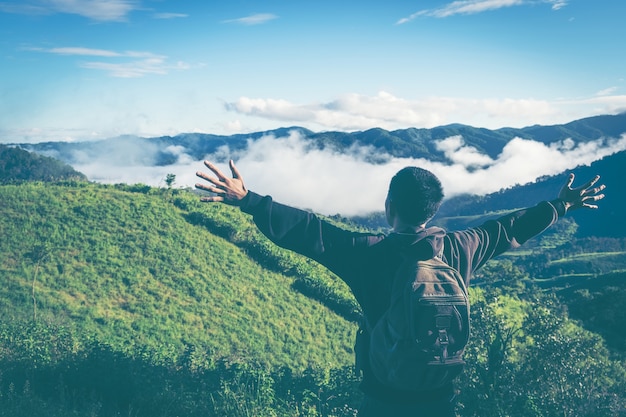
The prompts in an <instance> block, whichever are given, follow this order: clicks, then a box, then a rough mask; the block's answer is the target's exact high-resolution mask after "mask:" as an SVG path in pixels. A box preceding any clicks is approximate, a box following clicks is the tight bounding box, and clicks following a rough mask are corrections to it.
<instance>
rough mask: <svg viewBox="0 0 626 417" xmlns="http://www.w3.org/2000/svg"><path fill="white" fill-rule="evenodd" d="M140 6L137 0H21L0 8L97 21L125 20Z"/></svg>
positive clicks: (4, 4) (5, 4) (8, 10)
mask: <svg viewBox="0 0 626 417" xmlns="http://www.w3.org/2000/svg"><path fill="white" fill-rule="evenodd" d="M139 7H140V4H139V1H137V0H26V1H24V0H20V1H19V2H18V1H13V2H3V3H0V10H2V11H5V12H7V13H21V14H53V13H66V14H76V15H79V16H83V17H86V18H89V19H92V20H96V21H124V20H126V18H127V16H128V14H129V13H130V12H132V11H133V10H137V9H138V8H139Z"/></svg>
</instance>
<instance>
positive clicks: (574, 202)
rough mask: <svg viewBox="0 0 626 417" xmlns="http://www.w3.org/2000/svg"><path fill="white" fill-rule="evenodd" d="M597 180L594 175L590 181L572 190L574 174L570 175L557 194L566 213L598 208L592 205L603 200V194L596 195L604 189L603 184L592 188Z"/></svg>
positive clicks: (597, 176)
mask: <svg viewBox="0 0 626 417" xmlns="http://www.w3.org/2000/svg"><path fill="white" fill-rule="evenodd" d="M599 179H600V176H599V175H596V176H595V177H594V178H593V179H592V180H590V181H588V182H587V183H585V184H584V185H582V186H580V187H577V188H572V184H573V183H574V174H570V175H569V179H568V181H567V183H566V184H565V185H564V186H563V188H562V189H561V192H560V193H559V199H560V200H561V201H563V203H564V204H565V208H566V209H567V211H570V210H576V209H580V208H587V209H597V208H598V206H597V205H595V204H592V203H594V202H596V201H598V200H602V199H603V198H604V194H598V193H600V192H601V191H602V190H604V189H605V188H606V186H605V185H604V184H602V185H599V186H597V187H594V185H595V184H596V183H597V182H598V180H599Z"/></svg>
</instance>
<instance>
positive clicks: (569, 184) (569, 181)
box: [567, 172, 575, 188]
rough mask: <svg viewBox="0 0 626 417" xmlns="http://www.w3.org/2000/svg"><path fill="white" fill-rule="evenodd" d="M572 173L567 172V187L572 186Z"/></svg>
mask: <svg viewBox="0 0 626 417" xmlns="http://www.w3.org/2000/svg"><path fill="white" fill-rule="evenodd" d="M574 177H575V175H574V173H573V172H572V173H571V174H569V178H568V179H567V188H572V184H574Z"/></svg>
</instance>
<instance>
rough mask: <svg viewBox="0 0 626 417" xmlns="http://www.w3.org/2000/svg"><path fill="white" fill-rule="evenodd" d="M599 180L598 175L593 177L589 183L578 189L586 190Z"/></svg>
mask: <svg viewBox="0 0 626 417" xmlns="http://www.w3.org/2000/svg"><path fill="white" fill-rule="evenodd" d="M599 179H600V176H599V175H596V176H595V177H593V178H592V179H591V180H590V181H588V182H587V183H586V184H585V185H583V186H581V187H579V188H580V189H581V190H586V189H588V188H590V187H593V185H594V184H595V183H596V182H598V180H599Z"/></svg>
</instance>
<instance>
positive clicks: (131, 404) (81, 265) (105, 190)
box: [0, 182, 626, 417]
mask: <svg viewBox="0 0 626 417" xmlns="http://www.w3.org/2000/svg"><path fill="white" fill-rule="evenodd" d="M0 212H1V213H2V216H0V234H1V235H2V236H3V239H1V240H0V282H1V283H2V285H1V286H0V313H1V314H2V319H0V416H12V417H21V416H32V415H46V416H52V417H54V416H81V417H82V416H120V415H129V416H137V417H139V416H157V417H158V416H174V415H180V416H183V415H184V416H196V415H197V416H212V415H215V416H234V417H238V416H277V417H283V416H284V417H287V416H289V417H291V416H293V417H300V416H308V417H321V416H328V417H330V416H334V417H347V416H352V417H354V416H355V415H356V412H355V409H356V407H357V405H358V404H359V402H360V398H361V394H360V393H359V392H358V389H357V385H358V377H357V376H356V375H355V374H354V372H353V370H352V367H351V364H352V360H353V357H352V344H353V336H354V331H355V325H354V324H353V323H351V321H352V320H354V319H356V318H357V317H358V315H359V309H358V306H357V305H356V303H355V301H354V299H353V297H352V296H351V294H350V293H349V291H348V289H347V287H346V286H345V284H343V283H342V282H341V281H339V280H338V278H337V277H336V276H334V275H332V274H330V273H329V272H328V271H326V270H325V269H324V268H321V267H320V266H319V265H317V264H316V263H314V262H312V261H309V260H307V259H306V258H303V257H301V256H298V255H295V254H293V253H291V252H288V251H285V250H283V249H280V248H278V247H276V246H275V245H273V244H271V243H270V242H269V241H267V239H265V238H264V237H263V236H262V235H261V234H260V233H259V232H258V231H257V229H256V227H255V226H254V225H253V224H252V223H251V221H250V219H249V218H248V217H247V216H246V215H244V214H242V213H241V212H240V211H239V210H238V209H236V208H233V207H229V206H225V205H207V204H202V203H200V202H199V199H198V196H197V195H195V194H194V193H191V192H189V191H187V190H180V189H165V190H163V189H154V188H151V187H149V186H146V185H142V184H135V185H124V184H119V185H114V186H103V185H95V184H90V183H86V182H67V183H63V184H60V183H57V184H43V183H22V184H20V185H5V186H0ZM332 220H333V221H337V222H343V219H340V218H333V219H332ZM351 227H352V226H351ZM565 227H566V230H569V229H567V227H568V226H567V225H565ZM530 243H531V244H530V245H528V247H527V248H526V249H525V250H524V251H518V252H514V253H512V254H510V255H508V256H505V257H502V258H499V259H497V260H493V261H490V262H489V263H488V264H487V265H486V266H485V267H484V268H483V269H482V270H481V272H480V274H478V275H477V276H476V284H477V285H476V286H474V287H473V288H472V289H471V299H472V335H473V336H472V338H471V342H470V345H469V346H468V349H467V355H466V360H467V363H468V365H467V371H466V373H465V374H464V375H463V376H462V377H461V378H460V380H459V387H460V389H461V394H460V397H459V398H460V404H459V415H460V416H480V417H489V416H505V415H506V416H511V417H513V416H520V417H522V416H524V417H525V416H542V417H543V416H545V417H551V416H583V417H584V416H594V417H595V416H620V415H626V411H625V410H626V403H625V402H626V398H625V397H624V394H623V393H624V392H626V370H625V369H624V366H625V365H624V360H623V357H624V356H623V353H624V348H623V346H622V345H621V344H619V343H616V341H620V340H623V337H622V336H623V334H622V329H623V326H624V325H625V324H626V323H625V322H624V315H623V314H621V313H620V312H621V311H623V309H621V308H620V307H621V306H623V304H624V303H623V301H624V299H623V291H621V290H620V288H623V282H624V281H623V279H624V277H623V262H624V259H623V256H624V255H623V254H624V252H625V247H626V239H606V238H588V239H584V240H579V239H571V240H569V241H567V242H559V241H557V240H554V239H552V240H549V239H543V240H537V241H535V242H530ZM555 245H557V246H555ZM587 263H590V265H587ZM555 265H558V266H559V268H562V269H563V271H565V272H568V271H570V270H574V271H584V272H585V273H586V274H587V275H585V277H586V278H584V279H583V280H582V281H580V282H576V283H575V285H571V283H572V282H573V281H571V280H570V281H568V283H569V284H568V285H570V286H569V287H565V288H564V289H562V287H560V286H559V283H562V282H563V281H558V279H562V277H555V276H554V275H553V274H554V273H555V271H556V270H555V269H554V266H555ZM564 268H570V269H564ZM619 268H622V271H621V272H620V271H619V270H618V269H619ZM538 278H541V279H538ZM537 283H539V284H541V285H536V284H537ZM546 289H549V290H550V291H548V290H546ZM552 291H554V292H557V293H558V298H555V297H553V296H552V295H550V294H552ZM574 307H577V308H574ZM568 308H569V311H571V313H572V315H573V316H574V317H575V318H576V319H577V320H579V321H577V322H574V321H572V320H570V319H569V317H568ZM585 329H591V330H593V331H598V332H600V333H601V334H602V335H606V336H607V341H611V344H610V345H609V346H611V348H612V351H609V350H608V348H607V347H606V345H605V342H604V340H603V339H602V338H601V337H600V336H599V335H598V334H596V333H591V332H589V331H588V330H585Z"/></svg>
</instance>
